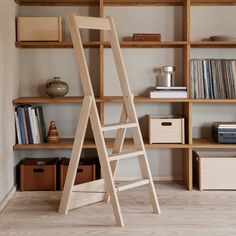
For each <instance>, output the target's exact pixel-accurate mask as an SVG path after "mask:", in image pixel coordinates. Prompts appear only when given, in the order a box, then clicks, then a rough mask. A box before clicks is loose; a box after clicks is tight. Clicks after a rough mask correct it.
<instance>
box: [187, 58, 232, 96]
mask: <svg viewBox="0 0 236 236" xmlns="http://www.w3.org/2000/svg"><path fill="white" fill-rule="evenodd" d="M190 86H191V89H190V91H191V93H190V97H191V98H236V61H235V60H229V59H204V60H201V59H192V60H190Z"/></svg>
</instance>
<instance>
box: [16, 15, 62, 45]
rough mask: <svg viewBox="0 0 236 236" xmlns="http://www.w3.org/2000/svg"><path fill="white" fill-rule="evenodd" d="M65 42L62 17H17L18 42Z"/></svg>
mask: <svg viewBox="0 0 236 236" xmlns="http://www.w3.org/2000/svg"><path fill="white" fill-rule="evenodd" d="M62 40H63V20H62V18H61V17H17V41H57V42H61V41H62Z"/></svg>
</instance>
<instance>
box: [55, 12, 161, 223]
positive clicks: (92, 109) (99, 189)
mask: <svg viewBox="0 0 236 236" xmlns="http://www.w3.org/2000/svg"><path fill="white" fill-rule="evenodd" d="M69 20H70V31H71V35H72V41H73V45H74V48H75V55H76V61H77V64H78V68H79V73H80V78H81V83H82V87H83V91H84V95H85V96H84V99H83V103H82V108H81V112H80V117H79V122H78V126H77V130H76V134H75V140H74V144H73V148H72V153H71V159H70V163H69V168H68V173H67V176H66V181H65V186H64V190H63V193H62V198H61V203H60V207H59V213H63V214H67V212H68V210H71V209H74V208H77V207H80V206H85V205H88V204H91V203H95V202H99V201H108V200H110V201H111V204H112V207H113V212H114V215H115V219H116V223H117V225H120V226H124V222H123V218H122V214H121V209H120V204H119V201H118V197H117V192H119V191H123V190H127V189H130V188H134V187H138V186H142V185H148V187H149V194H150V198H151V202H152V206H153V211H154V213H159V214H160V207H159V203H158V200H157V196H156V192H155V187H154V184H153V179H152V175H151V172H150V168H149V164H148V160H147V155H146V151H145V147H144V143H143V139H142V135H141V131H140V127H139V123H138V119H137V115H136V112H135V107H134V101H133V95H132V94H131V90H130V86H129V83H128V78H127V74H126V71H125V67H124V62H123V59H122V56H121V50H120V45H119V41H118V37H117V34H116V29H115V25H114V22H113V19H112V17H107V18H96V17H82V16H76V15H75V14H70V15H69ZM79 29H95V30H107V31H109V36H110V42H111V47H112V51H113V55H114V60H115V64H116V69H117V73H118V77H119V82H120V85H121V90H122V94H123V98H124V106H123V110H122V113H121V117H120V123H117V124H111V125H101V122H100V119H99V114H98V110H97V106H96V101H95V97H94V93H93V88H92V84H91V79H90V75H89V71H88V66H87V63H86V59H85V54H84V50H83V45H82V41H81V37H80V31H79ZM89 118H90V122H91V126H92V131H93V134H94V139H95V144H96V147H97V151H98V156H99V161H100V164H101V170H102V175H103V179H100V180H95V181H92V182H88V183H84V184H80V185H74V180H75V176H76V171H77V167H78V164H79V160H80V154H81V150H82V146H83V141H84V137H85V131H86V128H87V123H88V119H89ZM127 129H130V130H131V133H132V136H133V140H134V150H128V151H127V150H126V151H123V143H124V139H125V134H126V130H127ZM111 130H116V131H117V134H116V138H115V141H114V146H113V150H112V154H111V155H108V150H107V148H106V143H105V139H104V132H106V131H111ZM132 157H138V160H139V164H140V169H141V173H142V179H138V180H136V181H132V182H131V183H129V184H125V185H121V186H118V185H116V183H115V180H114V178H115V175H116V170H117V165H118V162H119V160H121V159H125V158H132Z"/></svg>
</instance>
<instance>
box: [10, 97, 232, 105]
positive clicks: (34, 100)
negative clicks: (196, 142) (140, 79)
mask: <svg viewBox="0 0 236 236" xmlns="http://www.w3.org/2000/svg"><path fill="white" fill-rule="evenodd" d="M82 101H83V96H78V97H70V96H67V97H63V98H50V97H19V98H16V99H14V100H13V101H12V103H13V105H19V104H45V103H81V102H82ZM96 102H104V103H123V97H121V96H104V97H103V98H99V97H96ZM134 102H135V103H182V102H183V103H187V102H190V103H236V99H188V98H149V97H145V96H135V97H134Z"/></svg>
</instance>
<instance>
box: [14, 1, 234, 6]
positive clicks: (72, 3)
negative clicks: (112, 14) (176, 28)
mask: <svg viewBox="0 0 236 236" xmlns="http://www.w3.org/2000/svg"><path fill="white" fill-rule="evenodd" d="M15 2H16V3H18V4H19V5H23V6H98V5H99V0H15ZM183 4H184V1H183V0H104V5H105V6H149V5H151V6H152V5H157V6H158V5H164V6H169V5H170V6H179V5H183ZM191 5H193V6H195V5H197V6H198V5H221V6H222V5H236V0H191Z"/></svg>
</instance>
